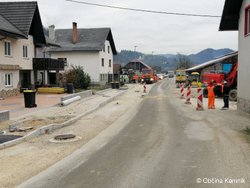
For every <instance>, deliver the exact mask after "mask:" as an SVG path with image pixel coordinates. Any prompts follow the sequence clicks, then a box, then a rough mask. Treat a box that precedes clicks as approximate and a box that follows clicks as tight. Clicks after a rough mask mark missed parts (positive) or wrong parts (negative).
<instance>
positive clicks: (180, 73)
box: [175, 69, 187, 87]
mask: <svg viewBox="0 0 250 188" xmlns="http://www.w3.org/2000/svg"><path fill="white" fill-rule="evenodd" d="M186 81H187V74H186V71H185V70H183V69H177V70H176V73H175V84H176V87H180V84H181V83H186Z"/></svg>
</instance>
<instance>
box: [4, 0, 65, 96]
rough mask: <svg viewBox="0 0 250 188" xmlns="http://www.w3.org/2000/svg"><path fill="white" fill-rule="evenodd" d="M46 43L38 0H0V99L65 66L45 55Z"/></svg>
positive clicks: (18, 91) (30, 85)
mask: <svg viewBox="0 0 250 188" xmlns="http://www.w3.org/2000/svg"><path fill="white" fill-rule="evenodd" d="M48 45H51V44H50V43H49V42H48V41H47V40H46V38H45V36H44V32H43V26H42V22H41V18H40V13H39V9H38V4H37V2H28V1H25V2H0V98H5V97H8V96H13V95H17V94H18V93H20V90H22V89H24V88H33V87H35V84H36V82H37V81H38V80H39V76H41V75H42V74H44V71H46V70H53V71H54V73H53V76H54V75H55V74H56V72H58V71H59V70H63V69H64V62H59V61H58V60H52V59H50V58H48V57H46V56H44V54H45V53H44V52H45V50H44V48H46V46H48ZM39 71H42V74H40V72H39ZM54 77H55V76H54ZM44 80H45V77H44ZM47 80H48V79H47Z"/></svg>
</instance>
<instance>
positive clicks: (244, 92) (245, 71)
mask: <svg viewBox="0 0 250 188" xmlns="http://www.w3.org/2000/svg"><path fill="white" fill-rule="evenodd" d="M248 5H250V0H244V1H243V3H242V7H241V11H240V12H241V15H240V20H239V57H238V59H239V67H238V97H240V98H243V99H246V100H250V85H249V81H250V51H249V50H250V35H249V36H244V24H245V7H246V6H248Z"/></svg>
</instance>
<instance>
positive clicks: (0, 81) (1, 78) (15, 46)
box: [0, 36, 35, 90]
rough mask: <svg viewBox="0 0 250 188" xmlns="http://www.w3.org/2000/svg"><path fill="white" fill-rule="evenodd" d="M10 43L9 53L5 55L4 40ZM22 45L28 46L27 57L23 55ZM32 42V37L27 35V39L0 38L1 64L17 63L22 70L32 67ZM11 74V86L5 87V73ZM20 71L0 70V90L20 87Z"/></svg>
mask: <svg viewBox="0 0 250 188" xmlns="http://www.w3.org/2000/svg"><path fill="white" fill-rule="evenodd" d="M5 41H8V42H10V43H11V55H10V56H5V54H4V42H5ZM23 45H25V46H27V47H28V58H24V57H23ZM34 49H35V47H34V44H33V37H32V36H29V37H28V39H13V38H8V37H7V38H6V39H2V40H0V64H2V65H19V66H20V67H21V69H22V70H32V69H33V65H32V63H33V60H32V59H33V57H34V52H35V51H34ZM6 73H11V74H12V86H8V87H5V74H6ZM19 75H20V72H19V70H0V90H13V89H16V88H19V87H20V82H19V79H20V76H19Z"/></svg>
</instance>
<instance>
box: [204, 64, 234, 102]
mask: <svg viewBox="0 0 250 188" xmlns="http://www.w3.org/2000/svg"><path fill="white" fill-rule="evenodd" d="M237 70H238V62H237V63H234V64H232V68H231V70H230V71H229V72H228V73H204V74H203V75H202V84H203V86H205V88H204V89H203V95H204V97H207V88H206V86H207V85H208V84H209V83H210V82H213V83H214V86H215V89H214V92H215V95H216V96H218V97H221V96H222V84H223V81H227V85H228V87H229V88H230V92H229V100H231V101H236V100H237Z"/></svg>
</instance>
